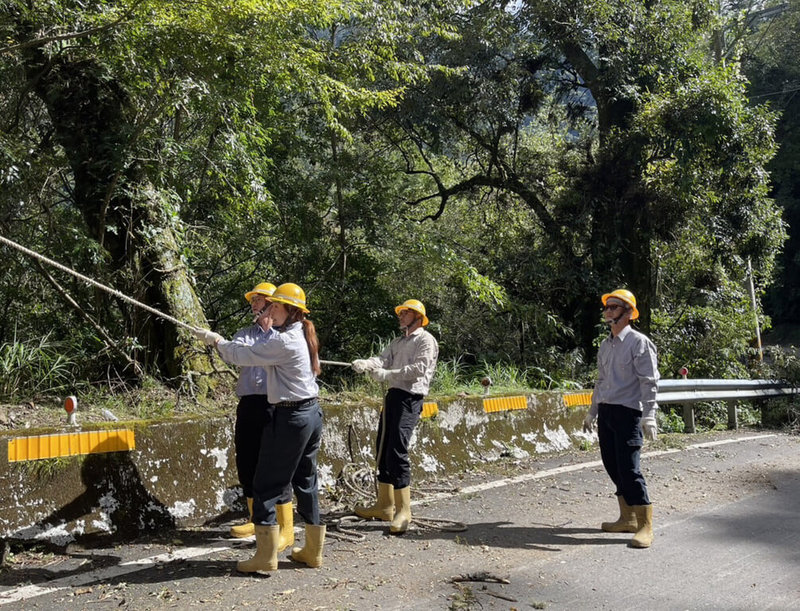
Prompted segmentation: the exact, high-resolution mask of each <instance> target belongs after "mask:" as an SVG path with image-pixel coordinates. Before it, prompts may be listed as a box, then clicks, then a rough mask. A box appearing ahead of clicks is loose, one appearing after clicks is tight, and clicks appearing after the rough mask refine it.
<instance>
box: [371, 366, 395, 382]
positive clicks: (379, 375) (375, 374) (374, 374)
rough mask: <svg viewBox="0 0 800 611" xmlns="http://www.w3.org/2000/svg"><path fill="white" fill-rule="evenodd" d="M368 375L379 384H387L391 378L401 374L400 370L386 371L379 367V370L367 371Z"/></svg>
mask: <svg viewBox="0 0 800 611" xmlns="http://www.w3.org/2000/svg"><path fill="white" fill-rule="evenodd" d="M367 373H368V374H369V376H370V377H371V378H372V379H373V380H377V381H378V382H385V381H386V380H388V379H389V378H390V377H392V376H393V375H394V374H396V373H400V370H399V369H384V368H383V367H379V368H378V369H370V370H367Z"/></svg>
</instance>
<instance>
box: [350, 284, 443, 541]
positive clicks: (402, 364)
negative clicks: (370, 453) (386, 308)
mask: <svg viewBox="0 0 800 611" xmlns="http://www.w3.org/2000/svg"><path fill="white" fill-rule="evenodd" d="M395 314H396V315H397V318H398V322H399V324H400V328H401V329H402V330H403V335H402V336H400V337H398V338H396V339H395V340H394V341H392V342H391V343H390V344H389V346H388V347H387V348H386V349H385V350H384V351H383V352H382V353H381V355H380V356H374V357H372V358H369V359H358V360H356V361H353V363H352V367H353V370H354V371H356V372H357V373H367V374H368V375H369V376H371V377H372V378H373V379H375V380H378V381H381V382H386V383H388V385H389V390H388V392H387V393H386V397H385V399H384V404H383V410H382V411H381V419H380V422H379V424H378V436H377V442H376V446H377V448H376V457H375V461H376V463H377V466H378V492H377V499H376V502H375V504H373V505H372V506H370V507H360V506H359V507H356V508H355V512H356V515H359V516H361V517H362V518H368V519H377V520H383V521H387V522H391V525H390V527H389V532H391V533H393V534H402V533H404V532H406V530H407V529H408V525H409V523H410V522H411V486H410V483H411V463H410V461H409V458H408V444H409V442H410V441H411V435H412V433H413V432H414V428H415V427H416V426H417V423H418V422H419V418H420V414H421V413H422V402H423V399H424V398H425V395H427V394H428V390H429V388H430V385H431V380H432V379H433V374H434V371H435V370H436V361H437V359H438V357H439V344H438V343H437V341H436V339H435V338H434V337H433V335H431V334H430V333H429V332H428V331H426V330H425V328H424V327H425V326H427V324H428V322H429V320H428V317H427V316H426V314H425V306H424V305H423V304H422V302H421V301H418V300H416V299H408V300H406V301H405V302H403V303H402V304H400V305H399V306H397V307H396V308H395Z"/></svg>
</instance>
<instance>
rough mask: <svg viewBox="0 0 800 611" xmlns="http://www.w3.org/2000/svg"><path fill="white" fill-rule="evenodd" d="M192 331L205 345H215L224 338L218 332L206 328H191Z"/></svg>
mask: <svg viewBox="0 0 800 611" xmlns="http://www.w3.org/2000/svg"><path fill="white" fill-rule="evenodd" d="M192 333H194V336H195V337H196V338H197V339H199V340H200V341H201V342H203V343H204V344H205V345H206V346H216V345H217V342H218V341H220V340H221V339H224V338H223V337H222V336H221V335H220V334H219V333H214V331H209V330H208V329H200V328H195V329H192Z"/></svg>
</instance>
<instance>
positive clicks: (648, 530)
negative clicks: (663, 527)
mask: <svg viewBox="0 0 800 611" xmlns="http://www.w3.org/2000/svg"><path fill="white" fill-rule="evenodd" d="M632 509H633V513H634V514H635V515H636V522H637V523H638V526H639V530H637V531H636V534H635V535H633V539H631V547H650V545H651V544H652V543H653V506H652V505H634V506H633V507H632Z"/></svg>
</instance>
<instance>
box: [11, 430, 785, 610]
mask: <svg viewBox="0 0 800 611" xmlns="http://www.w3.org/2000/svg"><path fill="white" fill-rule="evenodd" d="M769 437H777V435H775V434H768V435H754V436H751V437H738V438H734V439H724V440H721V441H709V442H703V443H696V444H692V445H689V446H686V448H684V449H682V450H681V449H673V450H659V451H656V452H647V453H645V454H644V455H645V456H663V455H665V454H675V453H676V452H683V451H686V450H697V449H704V448H713V447H716V446H721V445H726V444H730V443H739V442H742V441H755V440H759V439H767V438H769ZM602 465H603V463H602V462H601V461H599V460H593V461H590V462H584V463H579V464H577V465H566V466H564V467H556V468H554V469H545V470H544V471H536V472H534V473H525V474H523V475H517V476H515V477H507V478H504V479H500V480H496V481H492V482H485V483H483V484H477V485H475V486H467V487H466V488H462V489H461V490H459V491H458V492H457V493H455V494H454V493H450V492H440V493H438V494H434V495H431V496H428V497H426V498H425V499H424V502H426V503H429V502H430V501H434V500H439V499H444V498H450V497H452V496H458V495H462V494H472V493H475V492H483V491H485V490H492V489H494V488H501V487H503V486H510V485H513V484H518V483H521V482H527V481H532V480H537V479H543V478H545V477H551V476H553V475H561V474H562V473H571V472H573V471H580V470H582V469H593V468H595V467H601V466H602ZM421 502H423V501H413V502H412V505H416V504H418V503H421ZM237 543H238V542H237ZM236 547H238V546H237V545H235V544H230V545H219V546H215V547H187V548H182V549H179V550H176V551H174V552H168V553H166V554H157V555H155V556H148V557H146V558H139V559H138V560H129V561H127V562H121V563H120V564H118V565H117V566H113V567H108V568H106V569H101V570H99V571H91V572H88V573H86V574H84V575H83V576H79V577H76V576H74V575H72V576H69V577H64V578H62V579H54V580H52V581H51V582H50V583H51V584H52V585H53V586H55V587H46V588H45V587H40V586H37V585H26V586H18V587H16V588H10V589H8V590H4V591H0V606H3V605H7V604H11V603H15V602H21V601H23V600H30V599H31V598H36V597H38V596H44V595H46V594H52V593H54V592H58V591H59V590H66V589H68V588H73V587H78V586H82V585H86V584H89V583H97V582H102V581H105V580H108V579H113V578H116V577H120V576H122V575H127V574H130V573H134V572H136V571H141V570H144V569H146V568H148V567H151V566H154V565H157V564H164V563H169V562H174V561H177V560H186V559H188V558H196V557H197V556H208V555H211V554H214V553H217V552H221V551H226V550H230V549H234V548H236ZM56 584H64V585H56Z"/></svg>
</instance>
